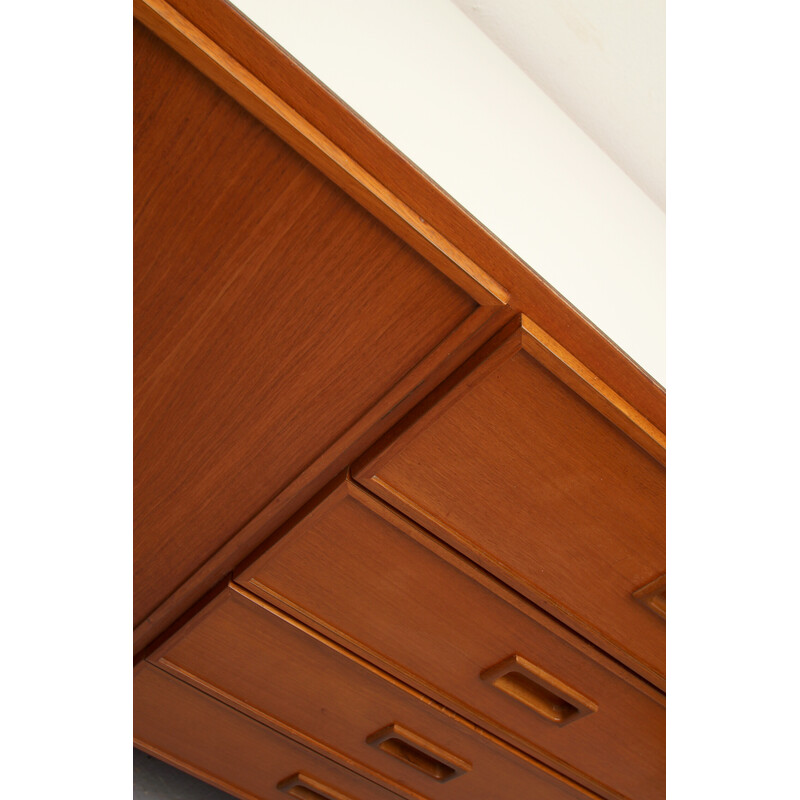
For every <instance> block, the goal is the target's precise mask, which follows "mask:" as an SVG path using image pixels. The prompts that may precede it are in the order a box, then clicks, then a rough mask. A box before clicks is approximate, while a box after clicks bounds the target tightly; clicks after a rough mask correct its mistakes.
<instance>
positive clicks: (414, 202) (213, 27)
mask: <svg viewBox="0 0 800 800" xmlns="http://www.w3.org/2000/svg"><path fill="white" fill-rule="evenodd" d="M170 2H171V3H172V5H173V6H174V7H175V8H176V9H177V10H179V11H180V12H181V13H182V14H183V15H184V16H185V17H186V18H187V19H189V20H190V21H191V22H192V23H193V24H195V25H196V26H197V27H198V28H199V29H201V30H202V31H203V32H204V33H205V34H207V35H208V36H209V38H210V39H212V40H214V41H215V42H217V43H218V44H219V45H220V46H221V47H223V49H225V50H226V51H227V52H228V53H230V54H232V55H233V56H234V57H235V58H236V60H238V61H239V62H240V63H241V64H242V65H244V66H245V67H246V68H247V69H249V70H250V71H251V72H252V73H253V74H254V75H255V76H256V77H257V78H259V79H260V80H261V81H263V82H264V83H265V84H267V85H268V86H270V88H271V89H273V90H274V91H275V92H276V93H277V94H278V95H279V96H280V97H281V98H282V99H283V100H284V101H285V102H286V103H287V104H288V105H289V106H291V107H292V108H294V109H295V110H296V111H298V112H299V113H300V114H301V115H302V116H304V117H305V118H306V119H307V120H308V121H309V122H311V124H312V125H314V126H315V127H316V128H317V129H318V130H320V131H321V132H322V133H323V134H324V135H325V136H327V137H328V138H329V139H330V140H331V141H332V142H334V143H335V144H336V145H338V146H339V147H340V148H342V150H344V151H345V152H347V153H348V154H349V155H350V156H351V157H352V158H354V159H355V160H356V161H357V162H358V163H360V164H361V165H362V166H364V167H365V169H367V170H368V171H369V172H371V174H372V175H374V176H375V177H376V178H377V179H378V180H379V181H382V182H383V183H384V184H385V185H386V186H390V187H391V188H392V190H393V192H394V193H395V194H396V195H397V196H398V197H399V198H400V199H401V200H402V201H403V202H405V203H406V204H408V205H409V206H410V207H413V208H414V209H415V210H416V211H417V212H418V213H419V214H420V215H421V216H423V217H424V218H425V219H426V220H427V221H428V222H429V223H430V224H431V226H432V227H433V228H435V229H437V230H438V231H440V232H441V233H442V234H443V235H444V236H445V237H446V238H447V239H449V240H450V241H451V242H452V243H453V244H454V245H455V246H456V247H458V248H459V249H460V250H461V251H463V252H464V253H466V254H467V256H468V257H469V258H471V259H472V260H473V261H474V262H475V263H476V264H478V265H481V266H482V267H483V268H485V270H486V271H487V272H489V273H490V274H491V275H492V276H493V277H494V278H495V279H496V280H498V281H500V283H501V284H502V285H503V286H504V287H505V288H506V289H508V290H509V291H510V292H511V295H512V297H511V300H510V301H509V304H510V305H512V306H513V307H514V308H515V309H516V310H517V311H520V312H523V313H525V314H527V315H528V316H530V317H531V318H532V319H534V320H535V321H536V322H537V324H539V325H541V326H542V328H544V329H545V330H547V331H548V332H549V333H550V334H551V335H552V336H554V337H555V338H556V339H557V340H558V341H560V342H561V343H562V344H563V345H564V346H565V347H567V348H568V349H569V350H571V351H572V352H573V353H575V355H576V356H577V357H578V358H580V359H581V361H583V362H584V363H585V364H587V365H588V366H589V367H590V368H591V369H592V370H593V371H594V372H596V373H597V374H598V375H600V376H601V377H602V378H603V380H604V381H605V382H606V383H607V384H608V385H609V386H611V387H612V388H613V389H614V390H615V391H617V392H618V393H619V394H620V395H621V396H623V397H625V398H626V399H627V400H628V401H629V402H630V403H631V404H632V405H633V406H634V407H635V408H637V409H638V410H639V411H640V412H641V413H642V414H644V416H645V417H647V418H648V419H650V420H651V421H652V422H653V423H654V424H655V425H656V426H657V427H658V428H659V429H660V430H662V431H663V430H666V428H665V425H666V420H665V413H666V395H665V392H664V388H663V387H662V386H660V385H659V384H658V382H657V381H655V380H654V379H653V378H652V377H651V376H650V375H648V374H647V373H646V372H645V371H644V370H642V369H641V367H639V366H638V365H637V364H636V363H635V362H634V361H633V360H632V359H631V358H630V357H629V356H628V355H627V354H626V353H624V352H623V351H622V350H620V349H619V347H617V345H615V344H614V343H613V342H612V341H611V340H610V339H609V338H608V337H607V336H605V334H603V333H602V332H601V331H600V330H599V329H598V328H597V327H596V326H595V325H594V324H593V323H592V322H591V321H590V320H588V319H587V318H586V317H585V316H583V315H582V314H581V313H580V311H579V310H577V309H576V308H575V307H574V306H573V305H572V304H571V303H570V302H569V301H568V300H567V299H566V298H565V297H563V296H562V295H561V294H560V293H559V292H558V291H557V290H556V289H554V288H553V287H552V286H551V285H550V284H548V283H547V281H545V280H544V279H543V278H542V277H541V276H540V275H538V274H537V273H536V272H535V271H534V270H533V269H532V268H531V267H530V266H528V265H527V264H526V263H525V262H524V261H523V260H522V259H521V258H520V257H519V256H517V255H516V254H515V253H514V252H513V251H511V250H510V249H509V248H508V247H507V246H506V245H504V244H503V243H502V242H501V241H500V240H499V239H498V238H497V237H496V236H494V235H493V234H492V233H491V232H490V231H489V230H488V229H487V228H486V227H485V226H483V225H482V224H481V223H480V222H479V221H478V220H477V219H476V218H475V217H473V216H472V215H471V214H470V213H469V212H468V211H466V210H465V209H464V208H463V207H462V206H460V205H459V204H458V203H457V202H456V201H455V200H454V199H453V198H452V197H451V196H450V195H448V194H447V192H445V191H444V190H443V189H442V188H441V187H440V186H438V185H437V184H436V183H435V182H434V181H433V180H432V179H431V178H430V177H429V176H428V175H426V174H424V173H423V172H422V171H421V170H420V169H419V168H418V167H417V166H416V165H414V164H413V163H412V162H411V161H409V159H408V158H406V157H405V156H404V155H403V154H402V153H400V152H399V151H398V150H396V149H395V148H394V147H393V146H392V145H391V144H390V143H389V142H387V141H386V140H385V139H384V138H383V137H382V136H381V135H380V133H378V132H377V131H375V130H374V128H372V127H371V126H370V125H369V124H368V123H366V122H365V121H364V120H363V119H362V118H361V117H359V116H358V114H357V113H356V112H354V111H353V110H352V109H351V108H349V107H348V106H347V105H346V104H345V103H344V102H342V100H341V99H340V98H338V97H337V96H336V95H335V94H333V93H332V92H331V91H330V90H329V89H328V88H327V87H325V86H324V85H323V84H322V83H320V82H319V80H317V79H316V78H315V77H314V76H313V75H312V74H311V73H310V72H308V71H307V70H306V69H305V68H304V67H303V66H302V65H301V64H299V63H298V62H297V61H295V60H294V59H293V58H292V56H291V55H290V54H288V53H287V52H286V51H284V50H283V49H282V48H281V47H280V46H279V45H278V44H277V43H276V42H274V41H273V40H272V39H270V37H269V36H268V35H267V33H265V32H264V31H263V30H261V29H260V28H258V27H257V26H256V25H255V24H254V23H253V22H252V21H251V20H249V19H248V18H247V17H246V16H245V15H244V14H242V13H241V12H240V11H239V10H238V9H236V8H235V7H234V6H233V5H231V4H230V3H229V2H227V0H170Z"/></svg>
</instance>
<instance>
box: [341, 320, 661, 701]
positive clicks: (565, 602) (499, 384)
mask: <svg viewBox="0 0 800 800" xmlns="http://www.w3.org/2000/svg"><path fill="white" fill-rule="evenodd" d="M532 331H533V333H532ZM534 333H537V329H536V326H533V325H532V324H531V323H530V321H528V320H525V319H524V318H523V320H522V326H521V327H516V328H515V329H512V333H511V335H510V336H507V337H505V338H502V336H501V337H500V338H501V341H500V342H499V343H498V344H497V345H496V346H494V347H493V349H491V352H490V353H489V355H488V357H486V358H483V355H482V354H481V355H479V356H476V359H475V365H474V366H472V365H469V366H467V367H466V368H465V369H464V371H463V373H462V374H460V375H459V376H454V377H453V379H452V380H451V381H450V382H449V384H448V386H447V387H443V388H442V390H441V391H440V392H437V393H436V394H435V396H432V397H431V398H429V399H428V401H426V403H425V404H424V406H423V407H421V408H420V409H418V410H417V411H415V413H414V414H413V415H412V416H411V417H410V418H409V419H408V421H404V422H403V423H401V424H400V426H398V429H397V430H396V431H394V432H392V433H390V434H389V435H388V436H387V437H385V439H384V441H383V442H381V443H379V445H377V446H376V448H375V449H374V451H373V452H371V453H369V454H367V455H366V456H365V458H364V459H363V461H362V462H359V464H358V465H357V466H356V468H355V470H354V474H355V475H356V478H357V480H358V481H359V482H361V483H363V484H364V485H365V486H366V487H368V488H369V489H371V490H372V491H374V492H375V493H376V494H378V495H379V496H381V497H382V498H384V499H386V500H387V501H388V502H390V503H391V504H392V505H394V506H396V507H397V508H399V509H400V510H401V511H403V512H404V513H405V514H407V515H408V516H410V517H412V518H413V519H415V520H416V521H417V522H419V523H420V524H422V525H424V526H425V527H426V528H428V529H429V530H430V531H432V532H433V533H435V534H436V535H437V536H440V537H441V538H442V539H444V540H445V541H447V542H448V543H449V544H451V545H452V546H453V547H455V548H457V549H458V550H460V551H461V552H463V553H465V554H466V555H468V556H469V557H470V558H473V559H475V560H476V561H477V562H478V563H480V564H481V565H482V566H484V567H485V568H486V569H487V570H489V571H491V572H493V573H494V574H496V575H498V576H499V577H500V578H501V579H502V580H504V581H505V582H507V583H509V584H510V585H511V586H513V587H514V588H515V589H517V590H518V591H520V592H521V593H523V594H524V595H526V596H527V597H529V598H530V599H531V600H533V601H534V602H536V603H538V604H540V605H542V606H543V607H544V608H546V609H547V610H548V611H549V612H550V613H552V614H554V615H555V616H557V617H559V618H560V619H562V620H563V621H565V622H567V623H568V624H569V625H571V626H573V627H575V628H576V629H577V630H579V631H580V632H581V633H583V634H584V635H586V636H587V637H589V638H590V639H592V640H593V641H595V642H596V643H597V644H599V645H600V646H601V647H603V648H604V649H606V650H608V651H609V652H611V653H612V654H613V655H614V656H615V657H617V658H619V659H620V660H621V661H623V662H624V663H626V664H628V665H630V666H631V667H632V668H633V669H636V670H637V671H639V672H640V673H641V674H642V675H643V676H645V677H646V678H647V679H648V680H651V681H652V682H653V683H655V684H656V685H658V686H660V687H663V686H664V671H665V655H664V650H665V630H664V623H663V621H662V620H660V619H659V618H658V617H657V616H655V615H653V614H651V613H649V612H648V611H647V610H646V609H645V608H644V607H643V606H642V605H641V604H640V603H638V602H636V599H635V598H634V597H633V592H634V591H635V590H636V589H638V588H639V587H641V586H642V585H643V584H645V583H646V582H647V581H649V580H651V579H652V578H653V576H655V575H658V574H659V573H661V572H663V570H664V567H665V537H664V527H665V472H664V468H663V466H662V463H661V462H662V461H663V459H664V441H663V435H662V434H661V433H660V432H659V431H658V430H657V429H655V428H653V427H652V426H651V425H649V423H648V422H647V420H644V419H643V418H641V417H640V416H639V415H637V414H636V412H635V411H634V410H633V409H631V408H630V407H629V406H628V405H627V404H625V403H624V401H622V400H621V398H619V397H617V396H615V395H614V394H613V393H610V394H609V392H608V391H607V387H604V385H602V383H600V382H598V381H597V380H596V379H595V378H594V377H593V376H591V374H589V373H587V372H586V371H585V370H583V369H582V367H581V365H580V364H578V363H576V362H574V361H571V360H570V357H569V354H565V353H563V352H560V351H558V350H557V349H555V345H552V343H550V342H548V340H547V339H546V338H542V337H539V338H537V336H535V335H534ZM548 345H550V346H549V347H548ZM551 348H552V349H551ZM486 349H487V350H489V349H490V348H489V347H487V348H486Z"/></svg>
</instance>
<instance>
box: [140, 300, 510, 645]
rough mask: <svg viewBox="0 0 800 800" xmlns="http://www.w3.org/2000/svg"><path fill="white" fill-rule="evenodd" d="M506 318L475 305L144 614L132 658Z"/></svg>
mask: <svg viewBox="0 0 800 800" xmlns="http://www.w3.org/2000/svg"><path fill="white" fill-rule="evenodd" d="M510 314H511V312H510V311H509V309H508V308H507V307H505V306H480V305H477V306H476V307H475V309H474V310H473V311H472V312H471V313H470V314H468V315H467V316H466V317H465V318H464V319H463V320H462V321H461V322H460V323H459V324H458V325H456V327H455V328H454V329H453V330H452V331H451V332H450V333H449V334H448V335H447V336H446V337H445V338H444V339H443V340H442V341H441V342H439V344H438V345H437V346H436V347H435V348H434V349H433V350H431V352H430V353H428V354H427V355H426V356H425V357H424V358H423V359H422V360H421V361H420V362H418V363H417V364H416V365H415V366H414V367H412V368H411V370H409V372H407V373H406V374H405V375H404V376H403V377H402V378H401V379H400V380H399V381H398V382H397V383H396V384H395V385H394V386H393V387H391V388H390V389H389V391H388V392H387V393H386V394H385V395H384V396H383V397H381V398H379V399H378V400H377V401H376V403H375V404H374V405H373V406H372V407H371V408H370V409H369V410H368V411H367V412H366V413H365V414H363V415H362V416H361V417H360V418H359V419H358V421H357V422H356V423H354V424H353V425H352V426H351V427H350V428H348V429H347V430H346V431H345V432H344V433H343V434H342V435H341V436H340V437H339V439H337V440H336V441H335V442H333V443H332V444H331V445H330V447H328V448H327V449H326V450H325V451H324V452H323V453H322V454H321V455H320V456H319V457H318V458H316V459H315V460H314V461H312V462H311V463H310V464H308V465H307V466H306V467H305V468H304V469H303V470H302V471H301V472H300V473H299V475H296V476H295V477H294V478H293V479H292V480H291V481H290V482H289V483H287V484H286V485H285V486H284V488H283V489H281V490H280V491H279V492H278V493H277V494H275V495H274V496H273V497H272V498H270V499H269V500H268V501H267V502H266V503H265V505H264V507H263V508H262V509H261V511H259V512H258V513H257V514H256V515H255V516H254V517H253V518H252V519H251V520H250V521H249V522H248V523H247V524H246V525H244V526H243V527H242V528H240V529H239V530H238V531H237V532H236V533H235V534H234V535H233V536H232V537H231V538H230V539H228V541H227V542H225V544H223V545H222V546H221V547H220V548H219V549H218V550H217V551H216V552H215V553H214V555H212V556H211V557H210V558H209V559H208V560H206V561H205V562H204V563H203V564H202V565H201V566H200V567H199V568H198V569H197V570H196V571H195V572H194V573H193V574H192V575H190V576H189V578H187V579H186V581H184V583H183V584H181V586H179V587H178V589H176V590H175V591H174V592H173V593H172V594H171V595H170V596H169V597H167V598H166V600H164V601H163V602H162V603H161V604H159V605H158V606H157V607H156V608H155V609H153V610H151V611H150V613H149V614H148V615H147V616H146V617H145V619H144V620H143V621H142V622H140V623H139V624H138V625H137V626H136V627H135V628H134V632H133V649H134V653H136V654H138V653H139V652H141V651H142V650H143V649H144V648H145V647H147V646H148V645H149V644H150V643H151V642H152V641H153V640H154V639H155V638H156V637H157V636H158V635H159V634H160V633H162V632H163V631H164V630H165V629H166V628H167V627H169V625H170V624H171V623H172V622H173V621H174V620H175V619H176V618H177V617H179V616H180V615H181V614H182V613H183V612H184V611H186V609H188V608H189V607H190V606H191V605H192V604H193V603H195V602H197V601H198V600H199V599H200V598H201V597H202V596H203V594H204V593H205V592H206V591H207V590H208V589H209V588H210V587H212V586H213V585H215V584H216V583H217V582H218V581H220V580H222V578H224V576H225V575H226V574H228V573H229V572H231V570H233V569H234V568H235V567H236V566H237V565H238V564H239V563H240V562H241V561H242V559H243V558H245V557H246V556H247V555H248V554H249V553H250V552H251V551H252V550H253V548H255V547H257V546H258V545H259V544H260V543H261V542H263V541H264V539H265V538H266V537H267V536H269V535H270V534H271V533H272V532H273V531H274V530H275V529H276V528H278V527H279V526H280V525H281V524H283V522H285V520H286V519H288V518H289V517H290V516H291V515H292V514H294V513H295V512H296V511H297V510H298V509H299V508H301V507H302V506H303V505H304V504H305V503H307V502H308V501H309V500H310V499H311V498H312V497H313V496H314V494H315V493H316V492H318V491H320V490H321V489H322V488H323V487H324V486H325V485H326V484H327V483H328V482H329V481H330V480H331V479H333V478H334V477H335V476H336V474H337V473H339V472H340V471H342V470H343V469H345V468H346V467H347V465H348V464H350V463H351V462H352V461H353V459H354V458H356V457H357V456H358V455H360V454H361V453H362V452H363V451H364V449H366V448H367V447H369V446H370V445H371V444H372V443H374V442H375V440H376V439H378V438H379V437H380V436H381V435H383V434H384V433H385V432H386V431H387V430H388V429H389V428H391V426H392V425H394V424H395V423H396V422H397V421H398V420H399V419H400V418H401V417H402V416H403V415H404V414H406V413H407V412H408V411H409V410H410V409H411V408H412V407H413V406H414V405H415V404H416V403H417V402H418V401H419V400H421V399H422V398H424V397H425V395H427V394H429V393H430V392H431V391H433V389H435V388H436V386H438V385H439V383H440V382H441V381H442V380H443V379H444V378H445V377H447V376H448V375H449V374H450V373H452V372H453V371H454V370H456V369H457V368H458V366H459V365H460V363H461V362H462V361H463V360H464V359H465V358H467V357H468V356H469V354H470V353H471V352H473V351H474V350H475V349H476V348H479V347H480V346H481V345H482V343H483V342H484V341H485V340H486V339H487V338H491V336H492V335H493V334H494V333H495V332H496V330H497V329H498V328H499V327H501V326H502V325H503V323H504V322H506V321H507V320H508V317H509V315H510Z"/></svg>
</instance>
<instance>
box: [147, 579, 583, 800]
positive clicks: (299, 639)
mask: <svg viewBox="0 0 800 800" xmlns="http://www.w3.org/2000/svg"><path fill="white" fill-rule="evenodd" d="M151 660H152V661H153V662H154V663H157V664H159V665H160V666H162V667H163V668H165V669H167V670H170V671H171V672H173V673H174V674H176V675H178V676H181V677H183V678H184V679H187V680H190V681H192V682H194V683H195V684H196V685H198V686H200V687H202V688H203V689H204V690H206V691H210V692H215V693H217V694H218V696H220V697H222V698H225V699H226V700H227V701H228V702H233V703H238V704H239V705H240V707H241V708H243V709H245V710H246V711H247V712H248V713H250V714H255V715H257V716H259V717H260V718H262V719H264V720H266V721H267V722H268V723H269V724H270V725H272V726H275V727H280V728H281V729H282V730H286V731H287V732H289V733H290V734H291V735H294V736H298V735H301V733H302V732H305V733H306V734H308V736H309V737H310V738H313V739H315V740H317V741H318V742H320V743H321V745H322V746H325V747H327V748H328V749H329V752H332V753H338V754H339V757H341V758H345V759H347V760H348V761H349V762H351V763H356V764H360V765H361V767H362V768H367V769H370V770H372V771H374V773H376V774H379V775H381V776H382V777H383V779H384V780H386V781H387V782H388V785H390V786H392V787H394V788H396V787H397V785H399V786H402V787H403V788H405V789H408V790H411V791H416V792H419V793H421V794H424V795H426V796H429V797H431V798H454V800H455V799H456V798H464V797H475V798H482V797H492V798H496V800H516V799H517V798H519V797H522V796H526V795H530V796H535V797H541V798H562V800H566V798H575V797H579V798H586V797H587V796H588V795H587V794H586V793H585V791H584V790H583V789H580V788H578V787H577V786H575V785H574V784H573V783H572V782H570V781H566V780H565V779H563V778H561V777H560V776H558V775H557V774H556V773H554V772H553V771H552V770H550V769H548V768H547V767H546V766H544V765H542V764H539V763H537V762H535V761H533V760H532V759H530V758H527V757H525V756H523V755H522V754H518V755H515V754H514V753H513V752H512V751H511V750H510V749H509V748H507V747H505V746H503V745H501V744H499V743H498V742H497V741H496V740H494V739H493V738H492V737H489V736H487V735H485V734H481V733H479V732H478V731H476V730H475V729H474V728H473V727H471V726H469V725H466V724H464V723H463V722H461V721H459V720H458V719H457V718H456V717H455V715H453V714H452V713H448V712H446V711H444V710H442V709H440V708H438V707H436V706H435V705H433V704H431V702H430V701H429V700H427V698H423V697H422V696H420V695H419V694H418V693H416V692H413V691H411V690H409V689H408V688H406V687H404V686H402V684H400V683H398V682H397V681H395V680H392V679H391V678H390V677H389V676H386V675H384V674H382V673H380V672H379V671H378V670H376V669H375V668H374V667H372V666H370V665H369V664H367V663H366V662H364V661H363V660H362V659H359V658H357V657H356V656H354V655H352V654H351V653H349V652H348V651H346V650H344V649H343V648H341V647H338V646H336V645H335V644H333V643H332V642H330V641H329V640H326V639H324V638H323V637H321V636H319V635H318V634H316V633H314V632H313V631H311V630H310V629H308V628H306V627H305V626H303V625H302V624H300V623H298V622H296V621H295V620H293V619H292V618H290V617H288V616H287V615H285V614H282V613H281V612H280V611H278V610H277V609H275V608H274V607H272V606H270V605H268V604H265V603H263V602H261V601H259V600H257V599H256V598H253V597H252V596H250V595H248V594H246V593H244V592H242V590H240V589H236V588H231V589H229V590H228V591H226V592H224V593H223V594H222V595H220V596H218V597H217V598H215V599H214V600H213V601H212V602H211V603H210V604H209V605H208V606H207V607H206V608H205V609H204V610H203V611H202V612H201V613H200V614H199V615H197V617H196V618H194V619H193V620H192V622H191V623H190V624H189V625H187V626H184V628H182V629H181V630H180V631H179V632H178V633H177V634H176V635H175V636H174V637H173V638H172V639H171V640H170V641H169V642H167V643H166V645H165V646H164V647H163V648H161V649H160V650H159V651H158V652H157V653H155V654H154V655H153V656H151ZM381 745H384V746H383V747H381Z"/></svg>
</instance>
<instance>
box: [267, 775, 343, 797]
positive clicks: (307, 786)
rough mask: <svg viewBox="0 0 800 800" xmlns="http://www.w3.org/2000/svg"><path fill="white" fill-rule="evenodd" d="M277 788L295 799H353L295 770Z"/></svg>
mask: <svg viewBox="0 0 800 800" xmlns="http://www.w3.org/2000/svg"><path fill="white" fill-rule="evenodd" d="M277 788H278V789H279V790H280V791H282V792H285V793H286V794H288V795H289V797H296V798H297V800H354V798H352V797H350V796H349V795H346V794H342V793H341V792H339V791H337V790H336V789H331V787H330V786H326V785H325V784H324V783H320V782H319V781H318V780H315V779H314V778H309V777H308V775H303V773H302V772H295V774H294V775H290V776H289V777H288V778H284V779H283V780H282V781H281V782H280V783H279V784H278V786H277Z"/></svg>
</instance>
